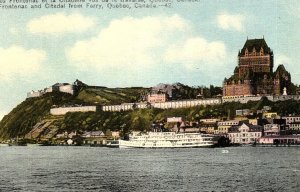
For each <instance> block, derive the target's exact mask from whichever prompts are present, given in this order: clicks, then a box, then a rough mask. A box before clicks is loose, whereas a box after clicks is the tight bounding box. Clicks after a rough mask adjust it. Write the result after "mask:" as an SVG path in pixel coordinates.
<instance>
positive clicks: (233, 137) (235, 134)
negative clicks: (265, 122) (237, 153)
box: [228, 123, 262, 144]
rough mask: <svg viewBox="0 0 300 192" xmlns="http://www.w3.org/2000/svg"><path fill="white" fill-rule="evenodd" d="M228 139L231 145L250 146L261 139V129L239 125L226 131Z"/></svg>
mask: <svg viewBox="0 0 300 192" xmlns="http://www.w3.org/2000/svg"><path fill="white" fill-rule="evenodd" d="M228 137H229V139H230V141H231V142H232V143H237V144H251V143H254V142H256V141H258V139H259V138H261V137H262V127H261V126H258V125H251V124H248V123H241V124H239V125H238V126H232V127H230V128H229V129H228Z"/></svg>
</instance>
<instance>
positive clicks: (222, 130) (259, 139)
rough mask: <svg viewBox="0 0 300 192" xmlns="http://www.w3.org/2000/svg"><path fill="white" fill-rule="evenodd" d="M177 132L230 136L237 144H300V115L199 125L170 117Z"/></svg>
mask: <svg viewBox="0 0 300 192" xmlns="http://www.w3.org/2000/svg"><path fill="white" fill-rule="evenodd" d="M167 123H168V124H169V125H171V126H173V128H172V130H173V131H178V132H202V133H207V134H214V135H222V136H225V137H228V138H229V139H230V141H231V143H234V144H252V143H261V144H263V143H265V144H274V143H276V142H278V143H290V144H295V143H298V144H300V116H287V117H279V118H278V119H243V120H241V119H235V120H227V121H222V120H220V119H201V120H200V121H198V122H184V121H183V120H182V118H175V117H174V118H168V119H167Z"/></svg>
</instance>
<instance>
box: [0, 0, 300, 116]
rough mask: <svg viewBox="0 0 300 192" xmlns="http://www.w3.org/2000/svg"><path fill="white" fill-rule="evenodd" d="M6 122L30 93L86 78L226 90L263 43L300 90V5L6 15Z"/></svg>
mask: <svg viewBox="0 0 300 192" xmlns="http://www.w3.org/2000/svg"><path fill="white" fill-rule="evenodd" d="M0 16H1V18H5V19H1V20H0V26H1V28H0V34H1V36H0V66H1V70H0V88H1V94H0V119H1V118H2V116H3V115H5V114H7V113H8V112H9V111H10V110H11V109H12V108H13V107H15V106H16V105H17V104H19V103H20V102H22V101H23V100H24V99H25V98H26V93H27V92H29V91H31V90H39V89H43V88H45V87H48V86H50V85H52V84H54V83H57V82H69V83H72V82H74V81H75V79H80V80H82V81H83V82H85V83H87V84H89V85H102V86H108V87H129V86H147V87H149V86H153V85H156V84H158V83H174V82H181V83H184V84H188V85H210V84H214V85H217V86H221V85H222V81H223V79H224V77H226V76H229V75H230V74H231V73H232V72H233V69H234V67H235V66H236V65H237V53H238V51H239V49H241V48H242V47H243V45H244V43H245V41H246V39H247V37H248V38H249V39H251V38H262V37H263V36H264V38H265V40H266V41H267V43H268V45H269V46H270V47H271V48H272V49H273V51H274V55H275V66H277V65H278V64H280V63H283V64H285V66H286V68H287V69H288V70H289V71H290V72H291V74H292V80H293V82H294V83H296V84H299V83H300V64H298V62H297V61H299V60H300V54H299V51H300V36H299V30H300V3H299V1H298V0H288V1H279V0H278V1H276V0H274V1H271V0H267V1H259V0H243V1H240V0H231V1H226V0H201V1H200V2H198V3H193V4H191V3H180V4H174V5H173V8H171V9H168V8H159V9H142V10H137V9H135V10H101V11H99V10H93V9H72V10H71V9H52V10H46V9H42V10H30V11H29V10H27V11H26V10H25V11H22V10H17V11H12V10H1V11H0Z"/></svg>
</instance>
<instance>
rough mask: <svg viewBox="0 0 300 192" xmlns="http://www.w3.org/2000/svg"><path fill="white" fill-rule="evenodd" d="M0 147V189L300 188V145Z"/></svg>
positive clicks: (231, 189)
mask: <svg viewBox="0 0 300 192" xmlns="http://www.w3.org/2000/svg"><path fill="white" fill-rule="evenodd" d="M222 150H224V149H222V148H191V149H118V148H115V149H113V148H100V147H99V148H98V147H0V171H1V172H0V191H139V192H140V191H172V192H173V191H247V192H248V191H264V192H265V191H300V148H299V147H295V148H294V147H278V148H277V147H263V148H260V147H256V148H255V147H232V148H226V150H228V153H222Z"/></svg>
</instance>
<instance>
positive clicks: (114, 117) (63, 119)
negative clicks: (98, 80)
mask: <svg viewBox="0 0 300 192" xmlns="http://www.w3.org/2000/svg"><path fill="white" fill-rule="evenodd" d="M147 91H148V89H146V88H115V89H112V88H104V87H103V88H99V87H98V88H96V87H94V88H92V87H89V88H82V89H81V90H80V91H79V93H78V94H77V95H74V96H72V95H69V94H64V93H59V92H53V93H47V94H45V95H43V96H41V97H37V98H28V99H26V100H25V101H23V102H22V103H20V104H19V105H18V106H16V107H15V108H14V109H13V110H12V111H11V112H10V113H9V114H8V115H6V116H5V117H4V118H3V119H2V121H1V122H0V139H2V140H4V139H10V138H16V137H19V138H23V137H25V138H34V139H51V138H52V137H54V136H55V135H56V134H58V133H63V132H65V131H67V132H71V131H77V132H83V131H94V130H101V131H103V132H106V131H108V130H110V131H116V130H118V131H121V133H127V132H128V131H130V130H140V131H143V130H149V129H150V128H151V124H152V123H153V122H155V121H164V120H165V119H166V118H167V117H183V118H184V119H185V120H189V121H198V120H199V119H201V118H221V119H225V118H233V117H234V116H235V110H237V109H251V110H253V111H254V112H255V111H256V110H260V109H262V108H263V106H266V105H268V106H270V107H272V111H273V112H278V114H282V115H289V114H295V115H299V114H300V102H299V101H292V100H289V101H283V102H275V103H273V102H270V101H268V100H267V99H264V100H261V101H257V102H254V101H252V102H248V103H247V104H240V103H224V104H222V105H215V106H206V107H203V106H198V107H193V108H183V109H168V110H162V109H142V110H139V109H136V110H133V111H123V112H104V111H101V110H99V111H97V112H86V113H81V112H76V113H67V114H66V115H63V116H52V115H50V114H49V111H50V109H51V107H52V106H71V105H75V104H77V105H103V104H120V103H123V102H139V101H141V99H142V96H143V95H145V93H147ZM256 117H257V116H256ZM256 117H254V118H256ZM167 126H168V125H167Z"/></svg>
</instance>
